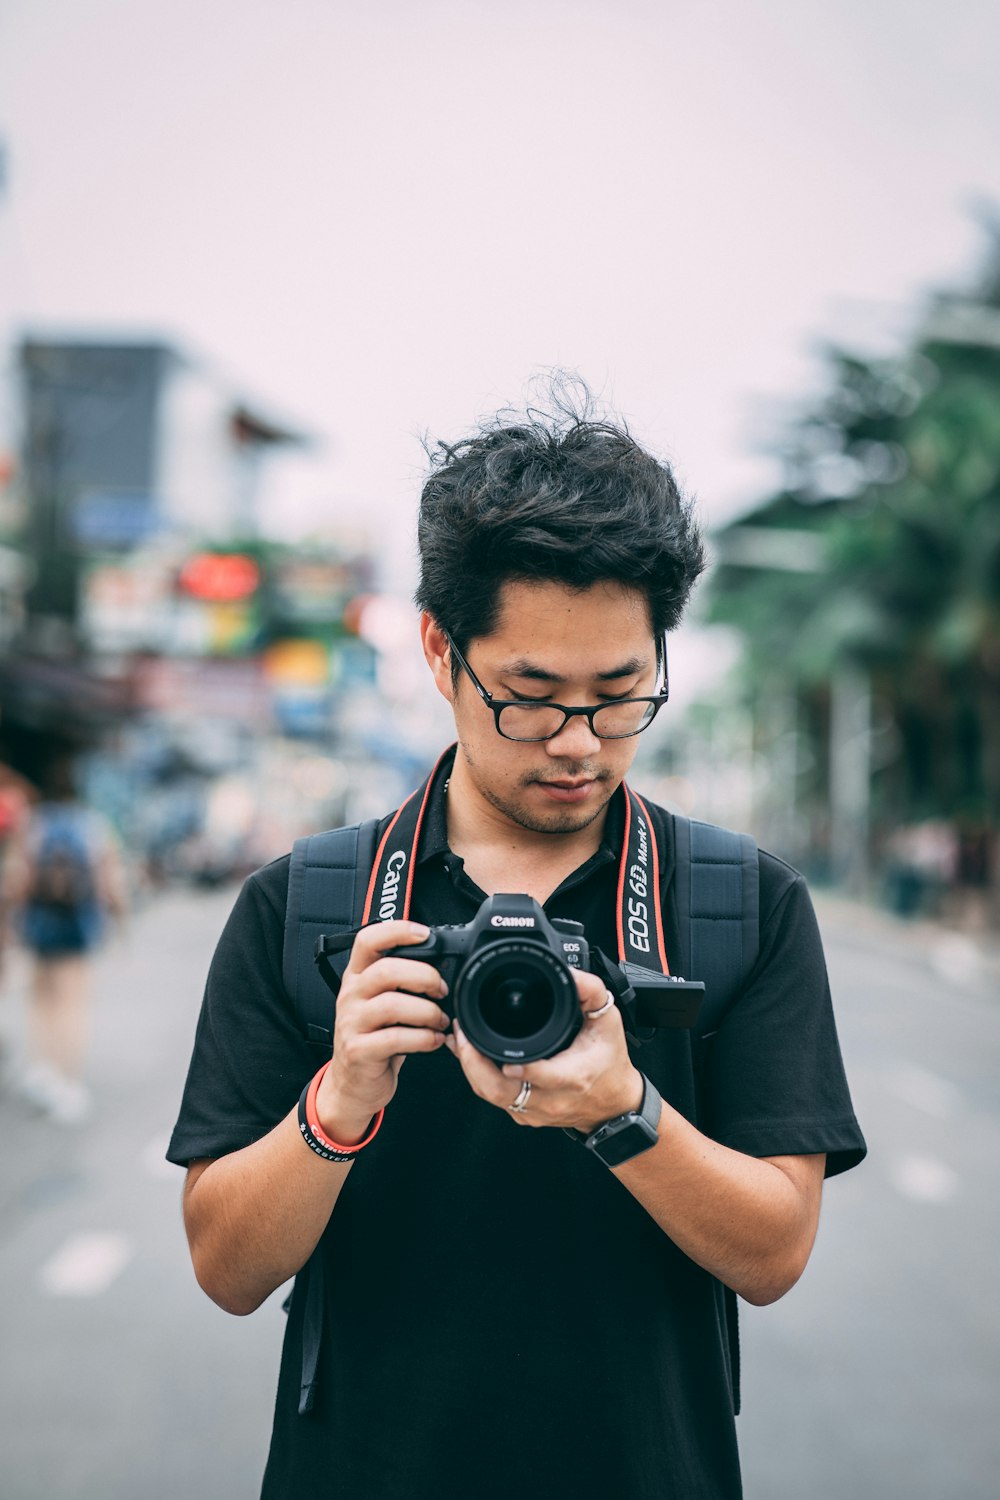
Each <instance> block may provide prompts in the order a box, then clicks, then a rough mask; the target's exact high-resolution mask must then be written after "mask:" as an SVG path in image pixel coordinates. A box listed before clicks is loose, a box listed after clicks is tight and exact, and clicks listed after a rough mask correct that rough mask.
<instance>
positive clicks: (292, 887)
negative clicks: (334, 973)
mask: <svg viewBox="0 0 1000 1500" xmlns="http://www.w3.org/2000/svg"><path fill="white" fill-rule="evenodd" d="M378 829H379V822H378V819H377V818H369V819H368V820H367V821H366V822H364V823H354V824H351V825H350V826H349V827H346V828H331V829H329V830H328V831H327V832H326V833H312V834H309V835H307V836H306V837H305V838H301V839H296V840H295V843H294V845H293V846H292V855H291V861H290V863H289V868H288V900H287V903H286V906H285V933H284V943H283V948H282V963H281V967H282V978H283V979H284V982H285V989H286V990H287V992H288V995H289V997H290V998H291V1001H292V1004H293V1006H294V1008H295V1014H296V1017H297V1019H298V1022H299V1025H300V1027H301V1028H302V1031H303V1033H304V1035H305V1037H306V1039H307V1040H308V1041H310V1042H316V1043H318V1044H320V1045H322V1046H326V1047H330V1046H332V1045H333V1014H332V1008H331V1007H332V1001H331V996H330V991H329V989H328V988H327V986H326V984H325V982H324V980H323V977H322V975H321V974H320V973H319V970H318V969H317V968H316V965H315V963H314V961H313V952H314V949H315V945H316V939H317V938H318V937H319V936H320V934H321V933H324V932H329V933H337V932H351V931H353V930H354V928H356V927H359V926H360V925H361V918H362V915H363V910H364V902H365V893H366V891H367V887H368V877H369V875H370V873H371V869H372V865H373V864H374V862H375V849H376V845H377V842H378ZM349 957H350V955H349V954H348V953H344V954H339V955H337V956H336V957H334V958H332V959H331V962H332V963H333V965H334V967H335V968H338V970H339V972H340V973H341V974H343V971H344V969H345V968H346V967H347V962H348V959H349Z"/></svg>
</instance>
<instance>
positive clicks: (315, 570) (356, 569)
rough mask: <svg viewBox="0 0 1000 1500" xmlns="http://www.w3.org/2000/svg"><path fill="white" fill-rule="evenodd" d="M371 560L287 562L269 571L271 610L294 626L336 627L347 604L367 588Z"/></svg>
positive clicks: (337, 559)
mask: <svg viewBox="0 0 1000 1500" xmlns="http://www.w3.org/2000/svg"><path fill="white" fill-rule="evenodd" d="M371 571H372V560H371V558H370V557H364V556H362V557H354V558H343V559H339V558H320V557H299V558H286V559H283V560H282V561H281V562H279V563H277V564H276V566H275V567H274V569H273V571H272V578H271V587H272V596H273V608H274V611H275V613H276V614H277V615H279V616H280V617H281V618H282V619H284V620H288V621H289V622H293V623H297V624H303V625H304V624H316V625H323V624H336V625H339V624H340V622H341V620H342V619H343V617H344V611H345V609H346V608H347V606H348V603H349V601H350V600H351V599H353V598H354V597H355V596H356V595H357V594H359V593H363V592H364V591H365V590H366V589H367V588H369V587H370V575H371Z"/></svg>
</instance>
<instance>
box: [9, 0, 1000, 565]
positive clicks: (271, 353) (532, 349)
mask: <svg viewBox="0 0 1000 1500" xmlns="http://www.w3.org/2000/svg"><path fill="white" fill-rule="evenodd" d="M998 17H1000V11H998V9H997V7H996V6H995V5H994V4H992V3H986V0H983V3H978V0H951V3H949V4H947V5H945V4H937V5H933V4H932V5H920V6H916V5H914V4H912V3H910V0H836V3H835V0H761V3H756V4H755V3H746V0H725V3H714V4H713V3H711V0H690V3H686V0H685V3H671V0H660V3H654V0H649V3H646V0H614V3H611V0H608V3H598V0H577V3H569V0H530V3H529V0H503V3H501V0H480V3H476V0H420V3H404V0H365V3H358V0H353V3H350V4H348V3H341V0H280V3H278V0H0V137H3V138H4V139H5V140H6V145H7V151H8V156H9V170H8V178H9V181H8V192H7V196H6V199H5V200H4V201H3V203H0V270H2V273H3V281H2V286H0V331H6V333H7V335H8V336H9V334H10V331H11V330H12V329H14V328H24V327H35V328H38V327H43V328H45V329H59V330H60V331H66V330H72V331H77V330H80V331H87V332H90V331H94V330H98V331H102V332H104V331H108V330H113V331H118V332H130V333H131V332H136V331H140V332H144V333H145V332H149V331H152V332H156V333H162V334H166V335H167V336H169V337H171V338H174V339H176V340H177V341H178V342H180V343H181V344H182V345H183V346H184V347H185V348H190V349H192V350H195V351H198V352H200V353H202V354H204V355H206V356H207V357H208V358H209V359H210V361H211V362H212V363H213V364H215V365H217V366H218V367H219V368H220V369H221V370H222V371H224V372H225V373H226V374H227V375H229V376H231V377H232V378H233V380H234V382H235V383H236V385H237V386H239V387H240V388H242V389H243V390H244V391H245V392H246V393H247V394H249V395H251V396H254V397H256V398H257V399H258V400H260V401H262V402H264V403H265V405H266V406H267V407H268V408H269V409H271V410H273V411H274V412H275V413H276V414H277V415H284V416H286V417H287V418H288V419H290V420H291V421H292V422H293V423H298V424H301V425H302V426H304V427H306V428H308V429H309V430H311V431H313V432H315V433H317V434H318V435H321V436H322V437H324V438H325V439H326V442H327V447H326V450H325V462H326V469H327V472H326V473H325V474H324V475H323V476H322V477H319V476H316V475H312V474H310V475H309V476H307V477H300V480H299V483H298V485H297V487H296V489H295V492H294V501H293V502H292V501H290V510H289V516H290V519H291V520H293V521H294V523H295V524H296V525H300V526H301V525H302V524H303V523H304V522H305V521H306V520H307V519H310V518H312V517H315V518H316V519H319V520H323V519H326V520H333V521H334V522H335V521H336V520H338V519H339V518H341V517H356V516H358V515H359V514H360V515H364V516H366V517H368V518H372V517H377V518H378V519H379V520H380V521H381V520H382V518H385V522H386V524H385V525H383V526H382V527H381V528H380V530H381V534H382V535H383V536H384V537H385V538H386V539H387V545H389V546H390V547H391V548H392V552H393V556H394V559H395V568H396V570H397V571H398V570H399V569H400V568H402V569H403V571H404V572H405V570H406V563H405V562H401V561H400V559H402V558H405V557H406V556H407V555H408V553H409V550H410V538H411V536H412V517H413V506H414V501H415V496H416V492H417V488H418V485H419V475H420V471H421V464H422V454H421V450H420V446H419V442H418V434H419V433H420V432H422V431H423V430H425V429H427V430H429V431H430V432H431V433H432V434H434V435H439V436H444V437H455V436H457V435H459V434H460V433H461V432H462V431H463V430H464V429H465V428H466V427H467V425H468V424H469V423H470V422H471V421H472V420H473V419H474V418H475V417H476V416H477V415H478V414H480V413H481V412H484V411H488V410H491V409H494V408H495V407H496V406H498V405H502V404H504V403H506V402H509V401H517V400H518V399H519V397H520V396H521V395H522V394H523V392H524V389H525V384H526V381H527V379H528V377H529V376H530V375H531V373H532V372H533V371H535V370H538V369H539V368H543V367H546V366H551V365H562V366H568V367H572V368H575V369H577V370H579V371H580V372H581V373H582V374H583V375H584V376H585V377H586V378H587V379H588V380H589V381H590V383H591V384H592V385H593V386H594V388H595V389H596V390H597V391H598V392H599V393H601V394H602V395H603V396H604V397H605V398H606V399H607V400H609V401H610V402H611V403H612V404H613V405H615V406H617V407H618V408H619V409H620V410H622V411H623V412H624V413H625V414H626V415H627V416H628V418H629V419H630V420H631V421H632V423H633V426H634V430H635V431H636V433H637V434H638V435H639V436H640V437H643V438H645V439H646V440H647V441H648V442H649V443H650V444H651V445H652V446H654V447H655V448H657V449H658V450H659V451H660V452H662V453H664V454H666V455H668V456H671V457H673V459H674V460H675V461H676V464H677V466H678V469H679V472H680V474H681V476H682V478H683V480H684V482H686V484H687V485H688V487H689V488H691V489H692V490H694V491H695V492H696V493H697V494H698V495H699V496H700V498H701V501H702V505H703V507H704V511H705V513H706V515H707V517H708V518H709V520H721V519H725V518H726V517H728V516H730V515H732V514H733V513H735V512H736V511H737V510H739V509H740V508H742V507H745V506H746V505H748V504H749V503H750V502H752V501H753V500H754V499H755V498H757V497H758V496H760V495H761V494H762V493H764V492H765V491H766V486H767V485H768V483H769V482H770V481H771V479H772V477H773V470H772V469H771V468H770V467H769V465H768V463H767V462H766V461H765V460H764V459H763V458H762V457H761V456H760V454H759V453H758V452H757V451H756V448H757V446H758V444H759V443H760V441H761V439H762V438H763V437H765V436H766V434H767V432H768V430H770V428H771V427H772V426H773V419H772V418H771V417H770V416H768V415H767V413H769V412H770V411H771V409H772V408H773V407H774V406H775V405H777V406H779V407H781V406H783V405H784V404H785V403H789V402H790V403H794V402H796V401H797V400H801V399H802V398H803V397H804V396H805V394H806V393H807V392H808V391H809V390H810V389H815V388H816V385H817V382H818V380H819V378H820V366H819V364H818V361H817V358H816V355H815V342H816V341H817V339H819V338H821V337H827V336H833V337H839V338H845V339H849V340H855V339H858V338H867V337H869V336H875V335H881V336H883V337H884V336H886V334H888V336H889V337H892V336H895V337H901V336H902V334H903V332H904V331H905V328H906V327H907V324H908V321H909V320H911V319H912V318H913V317H914V316H915V314H916V312H917V310H918V309H919V306H920V304H921V300H922V299H923V298H924V297H925V296H926V295H927V294H928V292H929V291H930V290H931V289H932V288H933V287H934V286H943V285H948V284H954V283H955V282H956V281H958V280H961V278H962V277H964V276H968V275H971V274H972V273H973V272H974V270H975V268H976V265H977V262H978V259H979V257H980V254H981V251H982V248H983V236H982V233H981V231H980V230H979V229H978V227H977V225H976V224H975V221H974V220H973V218H972V216H971V214H970V212H969V209H970V205H971V204H973V203H974V202H975V200H976V199H977V198H982V197H985V198H987V199H990V198H992V199H993V201H995V202H1000V89H998V88H997V85H996V80H997V76H998V66H997V65H998V61H1000V56H998V51H1000V49H998V40H1000V19H998ZM318 502H322V506H321V509H322V511H323V512H324V514H322V515H320V514H318V513H317V511H316V510H315V509H314V510H310V508H309V507H310V506H313V507H315V506H316V505H317V503H318Z"/></svg>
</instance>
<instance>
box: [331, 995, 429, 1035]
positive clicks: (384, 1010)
mask: <svg viewBox="0 0 1000 1500" xmlns="http://www.w3.org/2000/svg"><path fill="white" fill-rule="evenodd" d="M345 1026H346V1028H347V1030H348V1031H350V1032H352V1033H356V1034H358V1035H361V1034H362V1033H366V1032H370V1031H381V1030H384V1029H385V1027H386V1026H421V1027H426V1028H427V1029H428V1030H431V1031H447V1030H448V1028H449V1027H450V1026H451V1017H450V1016H449V1015H446V1014H445V1012H444V1011H443V1010H442V1009H441V1007H440V1006H439V1005H435V1004H434V1001H433V1000H421V999H419V998H418V997H417V996H416V995H406V994H400V993H399V992H398V991H393V992H390V993H389V994H382V995H374V996H373V997H372V998H371V999H370V1000H365V1001H363V1003H362V1004H361V1005H358V1006H355V1007H353V1008H352V1010H351V1011H350V1013H349V1015H345V1016H344V1017H343V1020H342V1025H341V1031H343V1030H344V1027H345Z"/></svg>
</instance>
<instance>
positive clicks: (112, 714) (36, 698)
mask: <svg viewBox="0 0 1000 1500" xmlns="http://www.w3.org/2000/svg"><path fill="white" fill-rule="evenodd" d="M0 703H2V705H3V721H2V722H3V725H4V726H8V725H17V726H18V727H19V728H20V729H26V730H31V731H39V732H42V733H52V734H59V735H61V736H64V737H66V738H68V739H74V738H81V739H86V738H87V737H88V736H90V735H93V734H97V733H99V732H101V731H102V730H105V729H108V728H113V727H114V726H115V725H117V724H120V723H122V722H124V720H125V719H127V718H128V717H129V715H130V714H131V712H132V711H133V708H134V705H135V684H134V680H133V678H132V676H131V674H130V673H121V672H119V673H114V674H111V673H99V672H96V671H94V670H92V669H91V668H88V667H86V666H84V665H82V664H81V663H79V662H75V661H59V660H51V659H48V658H46V657H42V656H39V657H35V656H29V655H26V654H20V655H18V656H16V657H7V658H4V659H0Z"/></svg>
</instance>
